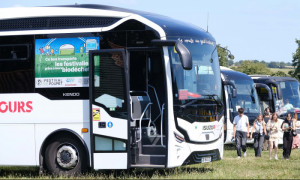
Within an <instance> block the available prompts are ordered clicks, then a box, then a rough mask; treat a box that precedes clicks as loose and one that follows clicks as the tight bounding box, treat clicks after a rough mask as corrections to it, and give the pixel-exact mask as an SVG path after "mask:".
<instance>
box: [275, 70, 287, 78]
mask: <svg viewBox="0 0 300 180" xmlns="http://www.w3.org/2000/svg"><path fill="white" fill-rule="evenodd" d="M271 76H282V77H287V76H289V75H287V74H286V73H285V72H283V71H277V72H276V73H272V74H271Z"/></svg>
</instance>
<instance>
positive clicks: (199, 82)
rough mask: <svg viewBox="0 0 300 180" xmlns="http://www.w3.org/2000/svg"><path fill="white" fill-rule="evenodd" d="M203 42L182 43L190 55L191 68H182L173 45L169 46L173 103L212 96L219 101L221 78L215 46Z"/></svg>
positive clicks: (182, 102) (212, 43) (211, 43)
mask: <svg viewBox="0 0 300 180" xmlns="http://www.w3.org/2000/svg"><path fill="white" fill-rule="evenodd" d="M204 42H206V43H203V42H201V43H200V42H199V43H196V42H194V43H190V42H189V43H184V45H185V46H186V47H187V48H188V49H189V51H190V53H191V55H192V59H193V68H192V69H191V70H184V69H183V68H182V65H181V62H180V59H179V56H178V54H177V52H176V51H175V49H174V47H170V48H169V53H170V57H171V63H172V74H173V92H174V103H175V104H184V103H186V101H189V100H194V99H209V98H212V97H213V98H214V99H216V100H217V101H221V100H220V98H221V78H220V68H219V60H218V54H217V50H216V46H215V43H214V42H211V41H204Z"/></svg>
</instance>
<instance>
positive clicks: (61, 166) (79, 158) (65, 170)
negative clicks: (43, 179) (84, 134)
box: [45, 136, 88, 176]
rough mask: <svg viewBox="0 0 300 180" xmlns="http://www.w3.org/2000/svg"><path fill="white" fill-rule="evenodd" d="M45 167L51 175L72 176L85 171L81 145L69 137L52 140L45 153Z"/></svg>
mask: <svg viewBox="0 0 300 180" xmlns="http://www.w3.org/2000/svg"><path fill="white" fill-rule="evenodd" d="M45 165H46V169H47V170H48V172H49V173H50V174H52V175H56V176H59V175H63V176H73V175H79V174H81V173H83V172H85V171H86V170H87V166H88V165H87V157H86V155H85V150H84V147H83V145H82V144H81V143H80V142H79V141H77V140H75V139H74V138H72V137H71V136H66V137H62V138H59V137H56V138H53V139H52V140H51V141H50V142H49V144H48V146H47V147H46V151H45Z"/></svg>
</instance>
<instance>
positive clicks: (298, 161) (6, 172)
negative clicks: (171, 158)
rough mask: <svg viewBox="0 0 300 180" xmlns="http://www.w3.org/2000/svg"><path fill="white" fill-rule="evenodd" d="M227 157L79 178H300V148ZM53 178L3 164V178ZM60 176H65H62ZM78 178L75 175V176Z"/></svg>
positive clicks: (0, 169)
mask: <svg viewBox="0 0 300 180" xmlns="http://www.w3.org/2000/svg"><path fill="white" fill-rule="evenodd" d="M225 149H226V150H225V152H224V159H223V160H221V161H215V162H212V163H206V164H196V165H189V166H182V167H178V168H172V169H131V170H123V171H98V172H92V173H88V174H86V175H85V176H81V177H76V179H77V178H78V179H299V178H300V150H298V149H296V150H293V151H292V155H291V158H290V160H288V161H287V160H283V159H282V158H281V156H282V149H280V150H279V153H278V157H279V160H274V159H273V160H269V155H268V152H266V151H264V152H263V154H262V157H261V158H256V157H254V150H253V148H251V147H250V148H248V151H247V157H246V158H241V159H237V158H236V151H235V149H234V147H233V146H226V147H225ZM8 178H9V179H29V178H30V179H51V178H52V177H51V176H39V175H38V168H33V167H22V168H21V167H0V179H8ZM58 179H64V178H63V177H59V178H58ZM72 179H74V177H72Z"/></svg>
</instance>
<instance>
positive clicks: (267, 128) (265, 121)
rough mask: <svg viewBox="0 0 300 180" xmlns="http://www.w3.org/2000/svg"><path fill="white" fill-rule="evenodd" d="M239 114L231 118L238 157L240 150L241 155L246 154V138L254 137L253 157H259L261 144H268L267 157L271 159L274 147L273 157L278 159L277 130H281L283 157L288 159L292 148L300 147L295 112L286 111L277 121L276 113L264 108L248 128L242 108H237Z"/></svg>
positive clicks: (261, 148)
mask: <svg viewBox="0 0 300 180" xmlns="http://www.w3.org/2000/svg"><path fill="white" fill-rule="evenodd" d="M238 113H239V115H237V116H236V117H234V120H233V138H234V139H235V142H236V150H237V155H238V158H241V150H242V151H243V156H244V157H246V156H247V153H246V151H247V146H246V142H247V138H254V145H253V146H254V151H255V157H261V152H262V150H263V146H265V149H266V147H267V146H268V149H269V158H270V159H272V151H273V149H274V159H276V160H278V156H277V151H278V140H279V138H280V133H279V130H280V129H281V130H282V131H283V158H284V159H286V160H288V159H289V158H290V155H291V151H292V148H300V137H299V135H297V133H296V127H298V126H297V113H294V114H293V117H292V114H291V113H288V114H287V115H286V118H285V120H284V121H283V123H281V124H280V122H279V121H278V114H277V113H273V114H271V112H270V109H269V108H266V110H265V113H264V116H262V115H261V114H260V115H258V116H257V118H256V120H255V121H254V123H253V126H252V129H251V130H250V125H249V119H248V117H247V116H246V115H244V109H243V108H239V109H238Z"/></svg>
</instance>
